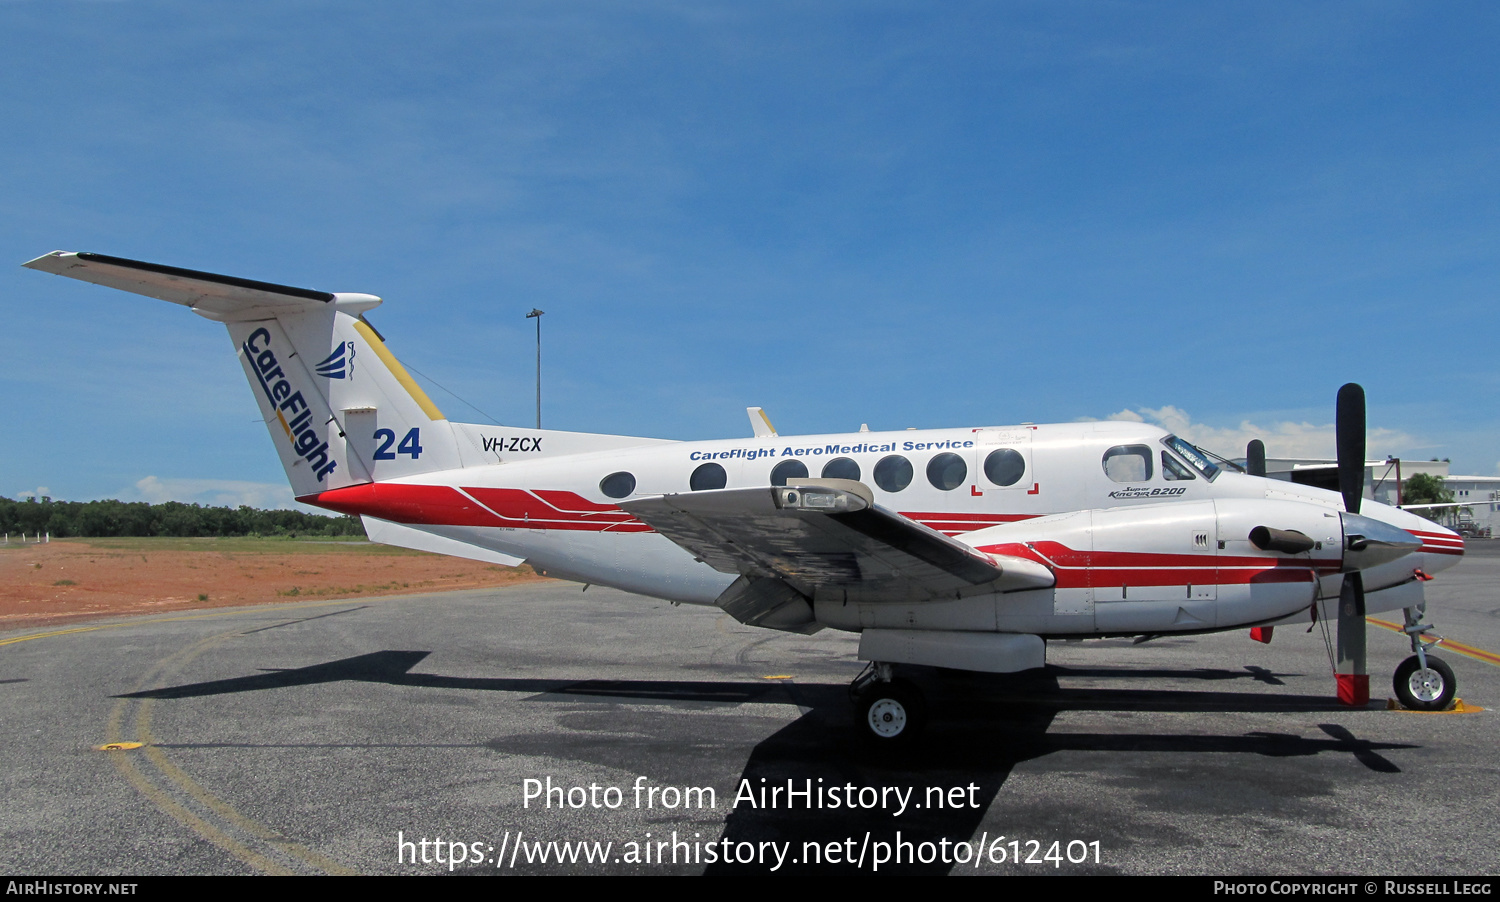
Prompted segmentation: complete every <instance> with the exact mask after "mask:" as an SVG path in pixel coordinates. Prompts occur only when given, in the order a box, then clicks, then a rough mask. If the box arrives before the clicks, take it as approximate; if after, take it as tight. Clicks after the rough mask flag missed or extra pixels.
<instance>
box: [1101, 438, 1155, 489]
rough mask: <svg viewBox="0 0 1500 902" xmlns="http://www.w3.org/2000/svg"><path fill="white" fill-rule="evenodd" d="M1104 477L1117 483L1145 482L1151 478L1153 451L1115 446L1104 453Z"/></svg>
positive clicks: (1130, 446)
mask: <svg viewBox="0 0 1500 902" xmlns="http://www.w3.org/2000/svg"><path fill="white" fill-rule="evenodd" d="M1104 475H1106V476H1108V477H1109V478H1110V479H1112V480H1113V481H1115V482H1145V481H1146V480H1148V479H1150V478H1151V449H1150V448H1148V447H1146V446H1145V445H1115V446H1114V447H1113V448H1110V449H1109V450H1108V451H1106V452H1104Z"/></svg>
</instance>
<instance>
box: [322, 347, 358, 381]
mask: <svg viewBox="0 0 1500 902" xmlns="http://www.w3.org/2000/svg"><path fill="white" fill-rule="evenodd" d="M316 369H317V371H318V375H319V376H326V377H328V378H329V379H345V378H348V379H353V378H354V342H352V341H346V342H341V343H340V344H339V346H338V347H336V348H334V349H333V353H332V354H329V355H328V356H327V357H324V358H323V362H322V363H320V364H318V365H317V367H316Z"/></svg>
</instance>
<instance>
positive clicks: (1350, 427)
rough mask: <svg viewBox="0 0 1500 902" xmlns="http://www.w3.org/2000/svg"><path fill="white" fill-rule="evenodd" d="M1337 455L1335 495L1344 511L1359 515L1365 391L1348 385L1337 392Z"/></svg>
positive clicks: (1363, 489) (1353, 385)
mask: <svg viewBox="0 0 1500 902" xmlns="http://www.w3.org/2000/svg"><path fill="white" fill-rule="evenodd" d="M1334 428H1335V430H1336V432H1337V436H1336V442H1337V444H1338V455H1339V493H1340V494H1342V495H1343V496H1344V510H1346V511H1348V512H1349V513H1351V514H1357V513H1359V502H1360V499H1361V498H1362V497H1363V495H1364V491H1365V390H1364V388H1363V387H1361V386H1360V385H1359V384H1358V383H1355V382H1350V383H1349V384H1348V385H1345V386H1344V387H1343V388H1340V389H1339V398H1338V413H1337V419H1336V426H1335V427H1334Z"/></svg>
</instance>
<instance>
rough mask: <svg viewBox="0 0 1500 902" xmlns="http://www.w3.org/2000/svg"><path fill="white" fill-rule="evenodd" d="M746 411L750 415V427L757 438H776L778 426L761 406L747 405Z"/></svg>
mask: <svg viewBox="0 0 1500 902" xmlns="http://www.w3.org/2000/svg"><path fill="white" fill-rule="evenodd" d="M745 413H747V414H749V415H750V429H751V431H752V432H754V433H755V437H756V438H775V437H776V427H775V426H772V425H771V418H770V417H768V416H766V412H765V411H764V410H762V409H760V408H759V407H746V408H745Z"/></svg>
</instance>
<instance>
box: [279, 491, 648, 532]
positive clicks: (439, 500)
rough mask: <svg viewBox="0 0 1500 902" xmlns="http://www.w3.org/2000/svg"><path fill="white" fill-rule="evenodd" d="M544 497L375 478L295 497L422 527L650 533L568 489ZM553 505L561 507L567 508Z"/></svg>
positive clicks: (608, 507)
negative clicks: (411, 483)
mask: <svg viewBox="0 0 1500 902" xmlns="http://www.w3.org/2000/svg"><path fill="white" fill-rule="evenodd" d="M465 493H467V494H465ZM538 494H541V493H538ZM545 495H546V500H543V498H541V497H538V495H533V494H532V493H530V492H527V491H525V490H522V489H481V488H466V489H464V490H463V491H460V490H458V489H456V488H453V487H452V486H446V485H405V484H400V483H387V482H378V483H369V484H366V485H352V486H348V487H347V488H342V489H331V490H329V491H326V492H319V493H318V494H316V495H304V496H302V497H300V498H298V499H297V500H298V501H301V502H302V503H303V504H313V505H317V506H318V507H322V508H327V509H328V510H334V511H338V512H339V513H343V514H353V515H355V516H358V515H366V516H370V517H379V518H380V519H382V520H390V521H392V522H394V523H410V524H417V525H423V526H504V527H512V528H522V529H527V528H529V529H575V530H586V531H589V532H603V531H605V530H609V531H610V532H650V531H651V527H649V526H647V525H646V524H644V523H642V522H640V521H639V520H636V519H635V518H634V517H632V516H630V515H629V514H627V513H625V512H624V511H622V510H620V509H619V508H618V507H613V506H611V505H600V504H594V503H593V502H591V501H589V500H587V499H586V498H583V497H582V496H580V495H575V494H573V493H572V492H559V491H548V492H546V493H545ZM470 496H472V497H470ZM549 502H551V503H549ZM554 505H564V506H565V507H566V509H564V508H563V507H558V506H554Z"/></svg>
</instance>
